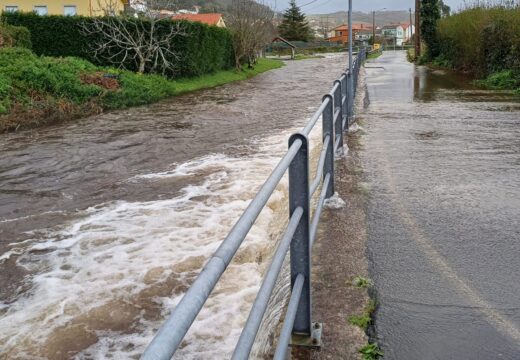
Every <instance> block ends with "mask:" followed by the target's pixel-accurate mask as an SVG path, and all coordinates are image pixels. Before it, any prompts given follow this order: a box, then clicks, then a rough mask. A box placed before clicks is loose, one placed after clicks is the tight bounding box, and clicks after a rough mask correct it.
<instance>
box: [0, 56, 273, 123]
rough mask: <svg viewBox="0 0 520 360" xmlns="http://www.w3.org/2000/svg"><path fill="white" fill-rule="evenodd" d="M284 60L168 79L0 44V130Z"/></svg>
mask: <svg viewBox="0 0 520 360" xmlns="http://www.w3.org/2000/svg"><path fill="white" fill-rule="evenodd" d="M282 66H283V62H281V61H278V60H273V59H259V62H258V64H257V65H256V66H255V68H254V69H244V70H242V71H236V70H224V71H219V72H216V73H214V74H209V75H203V76H199V77H193V78H182V79H176V80H169V79H167V78H165V77H162V76H159V75H142V74H136V73H133V72H130V71H122V70H118V69H113V68H104V67H97V66H94V65H93V64H91V63H89V62H88V61H85V60H82V59H78V58H72V57H68V58H52V57H39V56H36V55H34V54H33V53H32V52H31V51H30V50H28V49H21V48H4V49H0V95H1V98H2V100H0V132H8V131H16V130H20V129H27V128H35V127H38V126H42V125H46V124H50V123H55V122H60V121H68V120H74V119H78V118H82V117H86V116H90V115H94V114H99V113H103V112H105V111H109V110H114V109H121V108H128V107H133V106H139V105H145V104H150V103H154V102H157V101H159V100H162V99H165V98H167V97H171V96H176V95H180V94H184V93H187V92H191V91H196V90H201V89H207V88H212V87H215V86H220V85H223V84H227V83H231V82H235V81H240V80H245V79H249V78H251V77H254V76H256V75H258V74H261V73H263V72H266V71H269V70H272V69H276V68H280V67H282Z"/></svg>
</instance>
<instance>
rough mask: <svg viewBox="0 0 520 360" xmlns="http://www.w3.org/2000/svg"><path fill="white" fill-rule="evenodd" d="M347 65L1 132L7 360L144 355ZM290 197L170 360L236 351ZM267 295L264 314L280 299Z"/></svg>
mask: <svg viewBox="0 0 520 360" xmlns="http://www.w3.org/2000/svg"><path fill="white" fill-rule="evenodd" d="M345 63H346V61H345V57H344V55H333V56H330V57H327V58H324V59H313V60H306V61H297V62H288V63H287V66H286V67H284V68H282V69H279V70H275V71H271V72H268V73H266V74H263V75H260V76H258V77H256V78H254V79H252V80H249V81H244V82H240V83H235V84H230V85H226V86H222V87H219V88H215V89H211V90H206V91H200V92H197V93H193V94H189V95H185V96H179V97H175V98H172V99H170V100H166V101H162V102H160V103H157V104H154V105H150V106H146V107H140V108H133V109H129V110H123V111H117V112H112V113H109V114H104V115H100V116H95V117H91V118H87V119H83V120H80V121H74V122H69V123H63V124H58V125H55V126H50V127H46V128H42V129H37V130H34V131H23V132H19V133H12V134H7V135H1V136H0V149H1V156H0V358H2V359H7V358H8V359H40V358H48V359H69V358H78V359H100V358H113V359H128V358H138V357H139V355H140V354H141V352H142V351H143V349H144V347H145V346H146V345H147V344H148V343H149V341H150V340H151V337H152V336H153V334H154V331H155V330H156V329H157V328H158V327H159V325H160V324H161V322H162V321H163V320H164V319H165V317H166V316H167V315H168V314H169V311H170V310H171V308H172V307H173V306H174V305H175V304H176V303H177V302H178V301H179V299H180V297H181V296H182V294H183V293H184V291H185V290H186V288H187V286H188V285H189V284H190V282H191V281H192V280H193V278H194V277H195V276H196V274H197V273H198V271H199V270H200V269H201V267H202V265H203V264H204V262H205V260H206V259H207V258H208V256H209V255H210V254H211V253H212V252H213V251H214V250H215V249H216V248H217V247H218V245H219V243H220V241H221V240H222V239H223V238H224V236H225V235H226V234H227V232H228V231H229V229H230V228H231V226H232V225H233V223H234V222H235V221H236V219H237V218H238V216H239V215H240V214H241V213H242V211H243V210H244V209H245V207H246V206H247V204H248V202H249V201H250V199H251V198H252V197H253V196H254V194H255V193H256V191H257V190H258V188H259V186H260V185H261V184H262V183H263V181H264V180H265V178H266V177H267V176H268V174H269V173H270V171H271V170H272V168H273V167H274V165H276V163H277V161H278V159H279V158H280V156H281V154H283V153H284V151H285V150H286V148H287V139H288V135H289V134H290V133H291V132H292V131H294V130H295V129H299V128H301V127H302V126H303V125H304V124H305V123H306V119H307V118H308V117H309V116H310V115H312V113H313V111H315V109H316V108H317V106H318V105H319V102H320V99H321V96H322V95H323V94H324V93H326V92H327V91H329V89H330V86H331V84H332V80H333V79H335V78H337V77H338V76H339V74H340V73H341V72H342V71H343V68H344V66H345ZM285 196H286V182H282V184H281V186H280V187H279V188H278V190H277V191H276V192H275V193H274V195H273V196H272V198H271V199H270V201H269V203H268V206H267V208H266V209H265V211H264V212H263V213H262V214H261V216H260V217H259V219H258V221H257V224H256V225H255V226H254V227H253V229H252V231H251V234H250V235H249V236H248V238H247V239H246V241H245V243H244V246H243V248H242V249H241V251H240V252H239V253H238V254H237V257H236V259H235V261H234V262H233V264H232V265H231V266H230V267H229V269H228V271H227V272H226V274H225V275H224V277H223V278H222V281H221V282H220V284H219V286H218V287H217V288H216V290H215V291H214V293H213V295H212V296H211V297H210V299H209V300H208V302H207V303H206V306H205V308H204V309H203V311H202V312H201V313H200V315H199V317H198V319H197V321H196V322H195V324H194V326H193V328H192V330H190V332H189V333H188V336H187V338H186V340H185V342H184V343H183V344H182V346H181V347H182V348H181V349H180V350H179V351H178V353H177V354H176V358H179V359H181V358H182V359H221V358H227V357H229V354H230V352H231V351H232V349H233V346H234V344H235V343H236V341H237V340H238V335H239V333H240V328H241V326H242V325H243V323H244V321H245V319H246V316H247V313H248V311H249V308H250V305H251V303H252V301H253V299H254V296H255V294H256V291H257V290H258V287H259V285H260V279H261V275H262V272H263V271H264V268H265V263H266V261H267V260H268V258H269V255H270V253H271V251H272V248H273V245H274V242H275V239H276V236H277V229H278V227H279V226H278V222H279V221H281V220H282V219H286V214H287V212H286V208H285V206H284V205H283V204H285V202H284V199H285ZM280 214H283V216H280ZM280 291H281V290H280ZM280 296H281V295H280ZM281 297H282V298H283V296H281ZM275 298H276V296H275ZM273 306H274V308H272V309H271V312H270V314H269V315H268V317H267V323H269V321H271V322H274V323H276V322H277V314H278V313H279V312H280V311H281V310H280V309H277V308H276V304H275V305H273ZM268 340H269V339H268V337H267V336H264V337H260V339H259V341H258V343H257V345H256V346H255V354H258V356H260V355H261V354H262V351H264V350H265V348H266V347H268V346H269V344H268ZM217 344H218V345H217Z"/></svg>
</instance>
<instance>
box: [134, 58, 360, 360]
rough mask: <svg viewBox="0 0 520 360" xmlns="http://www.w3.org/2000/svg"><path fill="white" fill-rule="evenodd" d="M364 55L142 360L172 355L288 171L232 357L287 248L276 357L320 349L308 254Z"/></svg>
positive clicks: (239, 356) (241, 347)
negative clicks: (312, 164)
mask: <svg viewBox="0 0 520 360" xmlns="http://www.w3.org/2000/svg"><path fill="white" fill-rule="evenodd" d="M365 58H366V50H365V49H362V50H361V51H360V52H359V53H358V55H357V56H356V58H355V61H354V63H353V71H352V73H349V72H348V70H347V72H345V73H343V74H342V75H341V77H340V78H339V80H336V81H334V86H333V87H332V90H331V91H330V93H328V94H326V95H325V96H324V97H323V99H322V103H321V106H320V107H319V109H318V110H317V111H316V113H315V114H314V115H313V116H312V117H311V119H310V120H309V122H308V123H307V125H306V126H305V127H304V128H303V130H302V131H301V132H299V133H296V134H293V135H292V136H291V137H290V138H289V149H288V151H287V153H286V154H285V155H284V156H283V157H282V159H281V160H280V162H279V163H278V165H277V166H276V167H275V169H274V170H273V172H272V173H271V175H270V176H269V177H268V179H267V180H266V182H265V183H264V185H263V186H262V188H261V189H260V191H259V192H258V194H257V195H256V197H255V198H254V199H253V200H252V201H251V203H250V204H249V206H248V207H247V209H246V210H245V211H244V213H243V214H242V216H241V217H240V218H239V219H238V221H237V223H236V224H235V225H234V227H233V228H232V229H231V231H230V233H229V234H228V236H227V237H226V239H225V240H224V241H223V242H222V244H221V245H220V247H219V248H218V249H217V251H216V252H215V254H213V256H212V257H211V258H210V260H209V261H208V262H207V263H206V265H205V266H204V268H203V269H202V271H201V273H200V274H199V276H198V277H197V278H196V279H195V281H194V283H193V284H192V286H191V287H190V288H189V289H188V291H187V292H186V294H185V295H184V297H183V298H182V300H181V301H180V302H179V304H178V305H177V306H176V307H175V309H174V310H173V312H172V314H171V315H170V317H169V318H168V319H167V320H166V322H165V323H164V324H163V326H162V327H161V328H160V329H159V331H158V332H157V334H156V335H155V337H154V339H153V340H152V342H151V343H150V345H149V346H148V348H147V349H146V350H145V352H144V354H143V356H142V359H144V360H167V359H170V358H171V357H172V356H173V354H174V353H175V351H176V350H177V348H178V346H179V345H180V343H181V341H182V340H183V338H184V336H185V335H186V332H187V331H188V329H189V328H190V326H191V325H192V323H193V321H194V320H195V318H196V316H197V315H198V313H199V312H200V310H201V308H202V306H203V305H204V303H205V302H206V300H207V299H208V297H209V295H210V293H211V291H212V290H213V288H214V287H215V285H216V284H217V282H218V280H219V278H220V277H221V275H222V274H223V273H224V271H225V270H226V268H227V266H228V265H229V263H230V262H231V260H232V258H233V256H234V255H235V253H236V252H237V250H238V249H239V247H240V245H241V244H242V242H243V240H244V239H245V237H246V235H247V234H248V232H249V230H250V229H251V227H252V226H253V224H254V222H255V220H256V218H257V217H258V215H259V214H260V212H261V211H262V209H263V208H264V206H265V204H266V203H267V201H268V200H269V197H270V196H271V194H272V193H273V191H274V190H275V188H276V186H277V185H278V183H279V182H280V180H281V179H282V177H283V175H284V174H285V172H286V171H287V170H288V171H289V211H290V212H289V221H288V224H287V227H286V229H285V233H284V234H283V236H282V239H281V241H280V243H279V244H278V247H277V249H276V251H275V253H274V255H273V259H272V261H271V264H270V266H269V268H268V270H267V272H266V275H265V277H264V279H263V281H262V285H261V287H260V290H259V291H258V295H257V297H256V299H255V301H254V303H253V306H252V309H251V312H250V313H249V317H248V319H247V321H246V324H245V326H244V329H243V330H242V333H241V335H240V338H239V340H238V344H237V346H236V348H235V350H234V353H233V356H232V359H233V360H243V359H247V358H248V357H249V354H250V352H251V348H252V347H253V343H254V341H255V337H256V335H257V333H258V329H259V328H260V324H261V322H262V319H263V316H264V314H265V311H266V309H267V305H268V302H269V299H270V297H271V294H272V292H273V289H274V286H275V283H276V280H277V278H278V274H279V273H280V270H281V268H282V264H283V261H284V259H285V257H286V255H287V252H288V251H289V250H290V258H291V264H290V266H291V296H290V300H289V304H288V307H287V312H286V315H285V320H284V323H283V326H282V330H281V334H280V337H279V340H278V345H277V348H276V352H275V355H274V359H277V360H282V359H285V356H286V352H287V348H288V346H289V343H290V342H291V338H292V344H291V345H301V346H312V347H319V346H320V345H321V324H319V323H313V322H312V309H311V281H310V275H311V251H312V244H313V243H314V239H315V237H316V232H317V229H318V223H319V219H320V215H321V211H322V209H323V204H324V202H325V199H327V198H329V197H331V196H332V195H333V194H334V159H335V156H336V154H337V150H338V149H342V147H343V134H344V132H345V131H346V130H348V127H349V124H350V122H351V121H352V118H353V116H352V115H353V108H354V104H353V101H354V95H355V93H349V90H348V89H355V88H356V86H355V85H356V84H357V78H358V74H359V69H360V66H361V64H362V63H363V61H364V60H365ZM320 118H321V119H322V128H323V136H322V140H323V145H322V150H321V153H320V157H319V160H318V166H317V170H316V174H315V176H314V178H312V179H311V178H310V177H309V139H308V136H309V134H310V132H311V130H312V129H313V128H314V126H315V125H316V123H317V122H318V120H319V119H320ZM320 185H321V190H320V195H319V199H318V201H317V205H316V208H315V209H314V211H313V212H312V219H311V210H312V209H311V205H310V199H311V197H312V196H313V194H314V193H315V192H316V191H317V190H318V188H319V187H320Z"/></svg>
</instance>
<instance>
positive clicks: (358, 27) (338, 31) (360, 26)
mask: <svg viewBox="0 0 520 360" xmlns="http://www.w3.org/2000/svg"><path fill="white" fill-rule="evenodd" d="M366 31H372V25H370V24H367V23H353V24H352V37H353V39H354V40H356V34H358V33H362V32H366ZM327 41H330V42H341V43H343V44H346V43H348V25H347V24H343V25H340V26H338V27H335V28H334V29H332V36H330V37H329V38H327Z"/></svg>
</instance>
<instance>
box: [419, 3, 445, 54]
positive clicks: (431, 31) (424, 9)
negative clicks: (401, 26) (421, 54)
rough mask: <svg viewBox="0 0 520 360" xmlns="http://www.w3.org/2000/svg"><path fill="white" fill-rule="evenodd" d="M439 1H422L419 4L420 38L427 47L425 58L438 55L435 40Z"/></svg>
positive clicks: (439, 12) (439, 13) (436, 40)
mask: <svg viewBox="0 0 520 360" xmlns="http://www.w3.org/2000/svg"><path fill="white" fill-rule="evenodd" d="M439 5H440V4H439V0H422V2H421V37H422V40H423V41H424V42H425V43H426V45H427V49H426V50H427V53H426V55H427V57H428V58H429V59H433V58H435V57H436V56H437V55H439V46H438V39H437V22H438V21H439V19H440V18H441V10H440V6H439Z"/></svg>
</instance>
